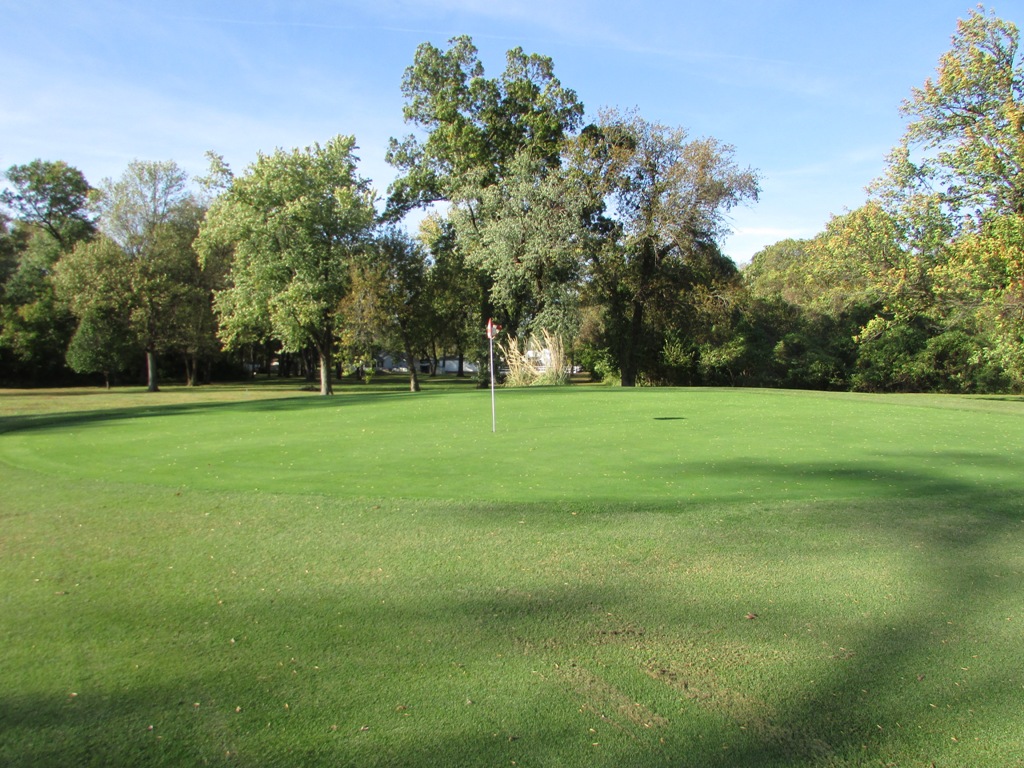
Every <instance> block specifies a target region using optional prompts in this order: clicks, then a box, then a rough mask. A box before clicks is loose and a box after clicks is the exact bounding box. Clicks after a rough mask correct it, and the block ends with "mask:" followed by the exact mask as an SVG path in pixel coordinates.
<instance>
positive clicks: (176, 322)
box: [65, 160, 201, 392]
mask: <svg viewBox="0 0 1024 768" xmlns="http://www.w3.org/2000/svg"><path fill="white" fill-rule="evenodd" d="M187 182H188V176H187V174H186V173H185V172H184V171H183V170H182V169H181V168H180V167H179V166H178V165H177V164H176V163H175V162H173V161H164V162H149V161H141V160H135V161H132V162H131V163H130V164H129V165H128V168H127V169H126V170H125V172H124V173H123V174H122V175H121V176H120V178H118V179H116V180H113V179H105V180H104V181H103V183H102V184H101V185H100V187H99V189H98V190H97V191H96V195H95V197H96V207H97V210H98V211H99V226H100V231H101V232H102V233H103V235H104V237H105V238H106V239H107V240H108V241H109V243H112V244H114V245H116V246H117V247H118V248H120V249H121V251H122V252H123V254H124V258H123V259H121V260H116V259H107V260H104V262H103V264H104V267H103V268H104V269H118V270H121V271H122V274H121V275H119V276H117V277H116V279H115V278H114V277H111V278H110V279H105V280H96V281H95V282H93V283H90V282H88V281H85V282H81V281H80V280H79V278H75V279H74V280H72V279H71V278H70V277H69V278H68V279H67V283H68V284H69V285H70V284H73V283H76V282H80V284H81V286H82V290H85V291H87V292H89V293H97V295H95V296H92V297H91V298H89V299H88V300H87V301H85V303H84V304H82V306H83V307H92V306H98V305H107V304H108V303H109V302H110V301H111V297H110V296H107V295H103V296H101V295H98V292H100V291H103V290H107V288H108V287H116V289H117V294H116V296H115V298H114V301H115V303H116V304H117V305H118V306H120V307H121V308H122V309H123V311H125V312H127V313H128V315H129V325H130V327H131V329H132V332H133V334H134V337H135V339H136V341H137V342H138V345H139V346H140V347H141V348H142V349H143V350H144V351H145V355H146V372H147V383H148V389H149V391H151V392H155V391H157V390H158V389H159V385H158V367H157V355H158V354H159V353H161V352H164V351H167V350H170V349H174V348H175V347H180V344H181V335H182V324H183V323H185V322H187V320H186V318H185V315H186V313H187V311H188V308H189V307H194V304H193V303H192V302H191V297H192V293H193V291H194V289H195V288H196V285H195V283H196V281H195V274H196V270H195V267H196V265H197V256H196V253H195V251H194V250H193V248H192V243H193V240H194V239H195V237H196V234H197V232H198V222H199V219H200V217H201V209H200V207H199V206H198V204H197V203H196V201H195V199H194V198H193V196H192V194H191V193H190V192H189V190H188V187H187ZM105 247H109V244H108V245H107V246H105ZM68 261H69V264H68V265H67V266H66V269H65V271H66V272H68V274H69V275H70V274H78V273H80V272H82V271H83V270H89V269H91V267H89V266H87V265H88V263H89V257H87V256H81V257H79V256H77V255H76V254H72V255H71V257H69V259H68ZM88 311H91V310H88ZM76 314H77V315H78V317H79V321H80V322H81V321H82V320H84V319H85V318H86V317H87V310H82V312H79V313H76ZM89 322H90V330H91V331H94V332H95V331H97V330H98V329H100V328H115V327H121V326H120V325H118V324H114V323H100V322H98V321H96V319H95V318H93V319H91V320H90V321H89Z"/></svg>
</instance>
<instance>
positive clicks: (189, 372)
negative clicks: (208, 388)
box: [185, 352, 199, 387]
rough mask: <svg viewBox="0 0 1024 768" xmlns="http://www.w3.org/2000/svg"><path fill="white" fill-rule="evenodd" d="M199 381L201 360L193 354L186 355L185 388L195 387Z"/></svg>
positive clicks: (187, 353)
mask: <svg viewBox="0 0 1024 768" xmlns="http://www.w3.org/2000/svg"><path fill="white" fill-rule="evenodd" d="M198 379H199V358H198V356H197V355H196V354H194V353H192V352H186V353H185V386H187V387H194V386H195V385H196V383H197V381H198Z"/></svg>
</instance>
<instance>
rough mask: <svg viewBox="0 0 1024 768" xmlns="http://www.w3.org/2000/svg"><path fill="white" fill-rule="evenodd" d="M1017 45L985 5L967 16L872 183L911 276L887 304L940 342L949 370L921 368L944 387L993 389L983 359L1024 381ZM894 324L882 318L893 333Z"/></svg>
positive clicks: (934, 343) (891, 289)
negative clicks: (1023, 369)
mask: <svg viewBox="0 0 1024 768" xmlns="http://www.w3.org/2000/svg"><path fill="white" fill-rule="evenodd" d="M1019 46H1020V33H1019V31H1018V29H1017V27H1016V26H1015V25H1014V24H1012V23H1011V22H1008V21H1004V20H1001V19H999V18H997V17H996V16H995V15H993V14H992V13H990V12H986V11H985V10H984V9H983V8H979V9H977V10H975V11H972V12H971V13H970V14H969V15H968V16H967V18H965V19H962V20H961V21H959V23H958V25H957V30H956V34H955V35H954V36H953V38H952V44H951V47H950V50H949V51H947V52H946V53H945V54H943V56H942V57H941V58H940V60H939V64H938V68H937V71H936V74H935V76H934V77H932V78H929V79H928V80H927V81H926V82H925V83H924V85H923V86H922V87H921V88H915V89H913V91H912V93H911V98H910V99H908V100H907V101H906V102H905V103H904V104H903V112H904V114H905V115H907V116H908V117H909V118H910V123H909V125H908V127H907V131H906V134H905V135H904V137H903V139H902V141H901V143H900V144H899V146H898V147H897V148H896V149H895V150H894V151H893V153H892V155H891V156H890V162H889V168H888V171H887V174H886V175H885V177H883V178H882V179H880V180H879V181H878V182H876V184H875V185H874V189H875V191H876V192H877V193H878V195H879V198H880V200H881V202H882V203H883V204H884V205H885V206H886V208H887V209H888V211H889V212H890V214H891V215H892V216H893V217H894V218H895V219H896V221H897V222H898V225H899V227H900V230H901V233H902V242H901V245H902V248H903V250H904V251H905V253H906V259H905V260H906V262H907V264H906V268H905V269H904V274H905V275H906V276H907V277H908V278H909V279H907V280H906V281H903V282H902V283H901V282H896V281H892V280H890V282H889V285H887V286H886V288H887V294H888V295H887V296H886V300H887V304H888V305H889V306H891V307H893V308H894V310H895V311H896V312H897V313H900V312H902V313H903V314H904V315H905V316H909V317H915V319H914V321H913V323H912V325H914V326H915V327H917V328H918V329H921V327H922V326H923V330H919V332H918V334H917V341H916V342H915V343H916V344H918V346H920V347H921V348H922V349H924V350H925V352H928V350H929V349H931V348H935V349H938V348H941V349H939V351H938V352H936V354H934V355H931V353H930V352H929V353H928V354H929V355H930V357H928V359H927V360H926V361H925V363H924V364H923V365H931V364H932V363H933V362H934V364H935V365H938V366H939V367H940V368H942V369H943V371H944V372H942V373H936V371H935V370H924V369H921V370H919V371H918V373H917V380H918V381H927V382H938V384H934V386H939V387H941V388H947V389H972V388H974V389H977V388H986V387H991V386H995V385H994V384H993V382H994V381H995V379H994V378H993V376H992V374H991V372H990V371H989V370H988V369H983V370H980V371H978V370H977V361H979V360H988V361H990V362H994V361H999V364H1000V365H1005V366H1006V367H1005V368H1004V370H1005V371H1006V372H1007V373H1008V374H1009V375H1010V376H1011V378H1015V379H1016V380H1017V381H1019V380H1020V379H1019V374H1017V373H1014V371H1016V370H1019V365H1018V363H1017V362H1016V361H1017V360H1019V359H1020V356H1021V354H1020V352H1019V350H1020V349H1021V348H1022V347H1024V336H1022V334H1021V332H1020V328H1021V325H1020V324H1019V323H1018V322H1016V321H1015V320H1014V317H1015V313H1016V312H1017V311H1018V310H1017V309H1016V307H1017V306H1018V297H1019V295H1020V289H1019V287H1018V286H1020V284H1021V283H1022V281H1024V272H1022V271H1021V263H1020V260H1019V258H1018V257H1017V255H1016V254H1017V253H1018V249H1019V243H1020V241H1019V231H1020V228H1019V225H1018V222H1019V221H1020V220H1021V219H1022V217H1024V63H1022V60H1021V54H1020V48H1019ZM894 274H897V273H893V272H891V271H890V276H893V275H894ZM908 298H909V299H910V301H909V302H908V301H907V299H908ZM908 308H909V309H910V310H911V311H910V312H909V313H908V312H907V311H906V310H907V309H908ZM886 322H888V321H887V320H885V319H884V318H879V319H878V320H876V321H875V323H874V325H875V326H877V328H879V329H882V330H890V329H889V327H888V325H886ZM896 322H897V323H899V322H900V318H899V317H897V318H896ZM867 330H868V331H872V330H875V329H873V328H868V329H867ZM866 336H868V337H870V334H866ZM951 346H953V347H955V349H954V350H952V351H951V349H950V347H951ZM902 357H903V358H905V357H907V356H906V355H903V356H902ZM950 358H955V359H956V360H958V361H960V362H959V363H957V365H959V366H960V369H959V370H957V369H955V368H954V367H953V366H952V365H951V364H949V363H947V362H945V361H946V360H948V359H950ZM968 369H970V370H968ZM972 371H973V372H972ZM928 386H933V384H932V383H929V384H928Z"/></svg>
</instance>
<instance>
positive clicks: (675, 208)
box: [575, 111, 758, 386]
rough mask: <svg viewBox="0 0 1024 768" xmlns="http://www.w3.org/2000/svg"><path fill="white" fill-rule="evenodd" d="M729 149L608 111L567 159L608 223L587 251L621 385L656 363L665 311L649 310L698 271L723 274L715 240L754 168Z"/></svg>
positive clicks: (745, 195)
mask: <svg viewBox="0 0 1024 768" xmlns="http://www.w3.org/2000/svg"><path fill="white" fill-rule="evenodd" d="M733 155H734V149H733V148H732V147H731V146H729V145H726V144H722V143H721V142H719V141H717V140H715V139H710V138H708V139H692V140H691V139H689V138H688V136H687V134H686V132H685V131H684V130H682V129H679V128H675V129H673V128H668V127H666V126H663V125H660V124H657V123H650V122H647V121H646V120H643V119H642V118H640V117H638V116H636V115H628V114H627V115H623V114H621V113H618V112H614V111H610V112H606V113H605V114H604V115H603V116H602V118H601V121H600V123H599V125H597V126H594V127H593V128H592V129H589V130H587V131H584V132H583V134H581V136H580V141H579V146H578V150H577V159H576V160H575V162H576V163H577V164H578V165H579V167H581V168H582V169H584V172H585V176H586V177H587V178H592V179H596V180H597V182H596V183H598V184H599V185H600V187H599V188H600V190H601V191H602V193H603V194H604V196H606V197H607V198H608V199H609V200H610V201H611V203H612V205H611V210H612V211H613V214H614V219H615V223H616V234H615V240H614V242H609V243H608V244H607V245H606V246H605V247H604V248H601V249H597V250H595V251H593V257H592V273H591V274H592V282H591V287H592V288H593V289H594V291H595V295H594V297H593V299H594V300H595V301H596V302H597V303H599V304H600V305H601V306H602V308H603V313H604V323H605V337H606V341H607V343H608V346H609V348H610V350H611V352H612V354H613V356H614V357H615V359H616V361H617V363H618V368H619V371H620V374H621V382H622V385H623V386H634V385H636V384H637V382H638V380H639V379H640V377H641V375H642V374H645V373H651V372H653V371H654V370H655V369H656V368H657V365H658V360H659V358H660V357H661V356H662V352H663V350H664V344H665V341H666V330H668V329H667V328H666V327H665V323H664V320H665V319H666V318H667V317H669V316H670V314H669V315H666V313H664V312H663V311H655V310H656V309H660V308H665V307H674V306H677V305H678V304H679V303H680V297H681V294H683V293H685V292H686V291H688V290H689V289H690V288H692V287H693V286H694V285H696V284H699V283H700V282H701V281H702V279H703V278H702V276H704V277H711V276H715V278H714V279H718V278H719V277H722V278H725V277H728V275H726V274H725V273H724V272H722V271H721V263H720V260H719V256H720V254H719V253H718V248H717V245H716V242H717V241H718V240H719V239H720V238H721V237H722V235H724V234H725V233H726V232H727V230H728V221H727V213H728V211H729V210H730V209H731V208H733V207H734V206H736V205H738V204H740V203H742V202H744V201H747V200H755V199H756V198H757V194H758V176H757V173H756V172H755V171H753V170H751V169H745V168H741V167H739V166H738V165H737V164H736V162H735V160H734V159H733ZM726 271H728V270H726ZM674 330H675V331H676V332H677V333H678V332H679V329H678V328H676V329H674ZM682 332H683V333H685V329H682Z"/></svg>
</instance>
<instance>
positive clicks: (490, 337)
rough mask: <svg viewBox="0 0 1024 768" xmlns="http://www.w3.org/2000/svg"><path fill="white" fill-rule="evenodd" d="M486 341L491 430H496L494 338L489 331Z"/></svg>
mask: <svg viewBox="0 0 1024 768" xmlns="http://www.w3.org/2000/svg"><path fill="white" fill-rule="evenodd" d="M487 341H488V342H489V343H490V347H491V366H490V368H491V432H497V431H498V422H497V417H496V416H495V413H494V338H493V336H492V335H491V334H490V333H488V334H487Z"/></svg>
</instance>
